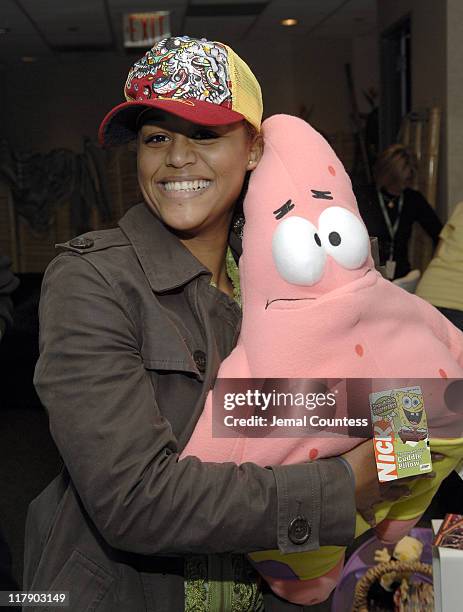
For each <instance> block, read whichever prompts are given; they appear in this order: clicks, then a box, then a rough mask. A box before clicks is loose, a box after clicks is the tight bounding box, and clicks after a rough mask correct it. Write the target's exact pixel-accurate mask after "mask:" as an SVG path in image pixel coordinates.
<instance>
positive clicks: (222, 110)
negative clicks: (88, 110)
mask: <svg viewBox="0 0 463 612" xmlns="http://www.w3.org/2000/svg"><path fill="white" fill-rule="evenodd" d="M148 108H158V109H160V110H163V111H165V112H166V113H170V114H172V115H176V116H177V117H182V119H187V120H188V121H191V122H193V123H197V124H199V125H228V124H230V123H238V121H243V119H244V117H243V115H241V113H237V112H236V111H234V110H231V109H229V108H226V107H224V106H219V105H218V104H213V103H212V102H205V101H203V100H171V99H158V98H155V99H153V100H144V101H143V102H141V101H140V102H137V101H129V102H123V103H122V104H119V105H118V106H115V107H114V108H113V109H112V110H111V111H109V113H108V114H107V115H106V117H105V118H104V119H103V121H102V122H101V125H100V129H99V130H98V140H99V142H100V144H101V145H102V146H106V147H108V146H111V145H118V144H124V143H127V142H130V141H131V140H133V139H134V138H135V137H136V135H137V119H138V116H139V115H140V113H142V112H143V111H144V110H146V109H148Z"/></svg>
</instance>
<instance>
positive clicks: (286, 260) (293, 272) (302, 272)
mask: <svg viewBox="0 0 463 612" xmlns="http://www.w3.org/2000/svg"><path fill="white" fill-rule="evenodd" d="M272 254H273V260H274V261H275V265H276V267H277V270H278V272H279V274H280V276H282V277H283V278H284V279H285V281H287V282H288V283H292V284H293V285H308V286H310V285H314V284H315V283H317V282H318V281H319V280H320V278H321V277H322V274H323V268H324V265H325V259H326V253H325V250H324V249H323V247H322V243H321V240H320V237H319V235H318V232H317V228H316V227H315V225H312V223H310V221H308V220H307V219H303V218H302V217H288V218H287V219H285V220H284V221H282V222H281V223H280V224H279V225H278V227H277V229H276V230H275V232H274V234H273V240H272Z"/></svg>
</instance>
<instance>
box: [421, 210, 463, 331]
mask: <svg viewBox="0 0 463 612" xmlns="http://www.w3.org/2000/svg"><path fill="white" fill-rule="evenodd" d="M439 237H440V242H439V246H438V248H437V250H436V254H435V256H434V258H433V259H432V260H431V262H430V264H429V266H428V267H427V269H426V270H425V272H424V274H423V276H422V278H421V280H420V282H419V284H418V287H417V288H416V294H417V295H419V296H420V297H422V298H423V299H425V300H427V301H428V302H430V303H431V304H433V305H434V306H436V307H437V308H438V309H439V310H440V311H441V312H442V314H443V315H444V316H446V317H447V319H449V320H450V321H451V322H452V323H453V324H454V325H456V327H458V328H459V329H461V330H463V202H460V203H459V204H457V206H456V207H455V210H454V211H453V213H452V215H451V217H450V219H449V220H448V221H447V223H446V224H445V226H444V228H443V230H442V231H441V233H440V235H439Z"/></svg>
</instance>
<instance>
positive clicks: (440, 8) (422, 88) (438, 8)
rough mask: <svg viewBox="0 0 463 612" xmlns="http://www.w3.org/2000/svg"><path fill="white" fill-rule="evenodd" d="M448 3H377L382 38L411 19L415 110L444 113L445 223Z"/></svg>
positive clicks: (443, 197)
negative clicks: (393, 26) (434, 108)
mask: <svg viewBox="0 0 463 612" xmlns="http://www.w3.org/2000/svg"><path fill="white" fill-rule="evenodd" d="M447 1H448V0H378V1H377V8H378V30H379V35H381V32H383V31H384V30H386V29H387V28H389V27H390V26H392V25H394V24H395V23H397V22H398V21H399V20H401V19H402V18H403V17H404V16H406V15H410V16H411V32H412V49H411V55H412V108H413V110H422V109H425V108H429V107H431V106H434V105H437V106H439V107H440V108H441V110H442V127H441V146H440V155H439V170H438V173H439V176H438V196H437V206H436V208H437V212H438V214H439V215H440V216H441V218H442V219H443V220H445V219H446V218H447V216H448V212H449V210H450V207H451V206H452V205H453V202H452V196H451V195H450V194H449V193H448V185H449V182H448V175H449V168H448V160H449V159H450V150H449V143H448V142H447V133H448V126H447V121H448V108H447V98H448V91H447V76H448V75H447V60H446V53H447V44H446V36H447V23H446V22H447ZM454 1H455V4H457V3H458V0H454ZM460 23H461V22H460ZM455 27H457V26H455Z"/></svg>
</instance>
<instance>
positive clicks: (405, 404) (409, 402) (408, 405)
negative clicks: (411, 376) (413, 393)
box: [402, 395, 412, 410]
mask: <svg viewBox="0 0 463 612" xmlns="http://www.w3.org/2000/svg"><path fill="white" fill-rule="evenodd" d="M402 405H403V407H404V408H407V410H408V409H409V408H411V406H412V400H411V399H410V398H409V397H408V395H406V396H405V397H403V398H402Z"/></svg>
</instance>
